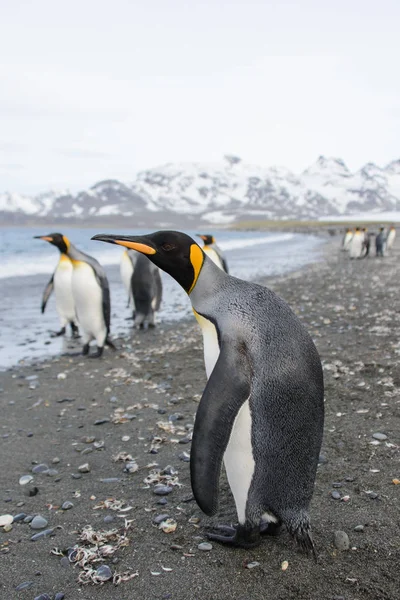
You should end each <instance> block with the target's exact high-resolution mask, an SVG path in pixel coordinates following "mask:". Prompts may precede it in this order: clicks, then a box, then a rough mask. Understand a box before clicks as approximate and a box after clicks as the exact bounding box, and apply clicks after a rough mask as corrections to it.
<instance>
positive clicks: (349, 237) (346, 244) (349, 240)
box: [343, 233, 353, 250]
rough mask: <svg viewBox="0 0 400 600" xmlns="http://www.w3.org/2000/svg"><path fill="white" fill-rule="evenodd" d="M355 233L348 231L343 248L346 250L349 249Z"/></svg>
mask: <svg viewBox="0 0 400 600" xmlns="http://www.w3.org/2000/svg"><path fill="white" fill-rule="evenodd" d="M352 237H353V234H352V233H347V234H346V236H345V238H344V242H343V248H344V249H345V250H348V249H349V248H350V243H351V240H352Z"/></svg>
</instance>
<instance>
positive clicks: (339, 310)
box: [0, 238, 400, 600]
mask: <svg viewBox="0 0 400 600" xmlns="http://www.w3.org/2000/svg"><path fill="white" fill-rule="evenodd" d="M336 241H337V238H336V240H334V242H335V243H334V242H332V244H326V245H325V246H324V248H323V253H324V257H325V260H321V261H317V262H314V263H312V264H311V265H306V266H305V267H303V268H302V269H300V270H296V271H293V272H291V273H288V274H285V275H283V276H279V277H275V276H271V277H268V278H265V279H264V278H263V279H262V283H266V284H267V286H268V287H270V289H272V290H274V291H275V292H276V293H278V294H279V295H280V296H281V297H283V298H284V299H285V300H286V301H287V302H288V303H289V305H290V306H291V308H292V309H293V310H294V311H295V313H296V314H297V315H298V317H299V318H300V319H301V320H302V322H303V323H304V325H305V326H306V328H307V329H308V331H309V332H310V333H311V335H312V337H313V339H314V341H315V343H316V345H317V348H318V350H319V352H320V355H321V359H322V361H323V365H324V377H325V387H326V422H325V435H324V442H323V448H322V456H321V464H320V466H319V468H318V475H317V480H316V488H315V494H314V498H313V501H312V505H311V518H312V526H313V535H314V539H315V542H316V546H317V554H318V562H317V564H316V563H314V562H313V561H312V560H311V559H309V558H307V557H306V556H305V555H303V554H302V553H301V552H299V551H298V549H297V548H296V546H295V544H294V542H293V541H292V540H291V539H290V538H289V536H288V535H287V534H286V533H284V534H283V535H282V536H280V537H278V538H270V539H266V540H265V541H264V542H263V543H262V545H261V546H260V547H258V548H255V549H252V550H240V549H234V550H233V549H230V548H225V547H223V546H218V545H217V544H213V545H212V549H211V551H208V552H207V551H202V550H201V549H199V544H201V543H202V542H205V541H206V540H205V537H204V531H205V527H207V526H208V525H209V524H211V523H216V522H226V523H229V522H235V518H236V517H235V510H234V506H233V501H232V498H231V496H230V492H229V489H228V486H227V482H226V478H225V475H223V476H222V478H221V500H220V506H219V511H218V515H217V516H216V517H215V518H212V519H209V518H207V517H206V516H205V515H203V514H202V513H201V511H200V509H199V508H198V507H197V505H196V504H195V503H194V502H192V501H190V498H191V488H190V476H189V465H188V462H187V454H188V452H190V439H189V438H190V430H191V426H192V424H193V418H194V414H195V411H196V408H197V405H198V402H199V400H200V397H201V394H202V391H203V389H204V386H205V383H206V376H205V371H204V364H203V349H202V339H201V333H200V330H199V328H198V326H197V324H196V323H195V321H194V320H193V321H189V320H187V321H185V322H182V321H181V322H179V324H173V325H171V326H168V327H166V326H164V325H163V324H161V325H160V326H159V328H158V329H156V330H154V331H148V332H138V333H136V334H135V335H134V337H133V339H132V342H131V346H132V347H131V348H129V347H121V348H120V349H119V350H118V352H117V353H116V354H115V353H112V352H111V351H110V350H108V351H106V352H105V355H104V359H102V360H101V361H96V360H93V361H92V360H84V359H83V358H82V357H57V358H54V359H51V360H49V359H47V360H46V359H45V360H44V361H41V362H40V363H35V364H32V365H17V366H15V367H13V368H12V369H10V370H8V371H6V372H3V373H0V379H1V389H2V391H1V393H0V406H1V410H2V429H1V435H0V452H1V455H2V457H4V458H3V465H2V466H3V468H2V469H1V470H0V489H1V490H2V495H1V508H0V515H1V514H12V515H16V514H17V513H21V512H22V511H23V512H24V513H26V514H27V515H34V514H40V515H42V516H43V517H45V518H46V520H47V521H48V527H51V528H55V529H54V531H53V536H54V537H45V538H43V539H41V540H39V541H37V542H32V541H30V538H31V536H32V535H33V534H34V533H35V531H33V530H32V529H31V528H30V526H29V524H26V523H23V522H18V523H15V524H13V528H12V530H11V531H9V532H4V531H2V530H1V528H0V559H1V560H2V564H3V565H4V566H3V577H2V580H1V582H0V590H1V591H2V594H1V595H2V597H5V598H10V599H13V598H19V597H21V596H20V595H19V594H18V592H16V591H15V586H17V585H19V584H21V583H23V582H28V581H32V582H33V583H32V586H31V588H30V591H29V592H27V593H25V595H26V597H27V598H28V597H29V598H30V597H32V598H33V597H36V596H38V595H39V594H40V593H48V594H56V593H57V592H64V593H65V599H66V600H76V599H77V598H82V599H83V600H92V599H96V600H97V599H99V600H108V599H109V598H110V595H113V594H116V596H117V597H118V598H119V599H120V600H132V598H143V599H145V600H148V599H149V600H152V599H153V598H154V599H167V598H168V599H171V600H193V599H195V600H197V599H199V600H200V599H201V600H216V599H217V600H228V599H229V600H230V599H231V598H232V597H235V598H238V599H239V600H250V598H251V600H261V599H263V600H264V599H265V594H266V591H265V590H266V589H269V588H272V589H273V590H274V596H273V600H292V599H293V600H321V599H322V598H326V599H333V598H334V597H335V596H337V597H343V598H345V600H394V599H395V598H396V597H397V595H398V582H397V575H396V574H397V568H398V560H399V553H400V550H399V543H398V509H399V489H400V485H395V484H394V483H393V480H396V479H400V462H399V444H400V439H399V433H398V432H399V431H400V410H399V409H400V373H399V366H400V357H399V355H400V346H399V342H398V340H399V339H400V300H399V299H398V293H397V285H396V277H395V276H396V275H397V271H398V269H397V260H398V258H399V257H400V252H399V251H398V249H397V246H395V248H394V252H393V254H392V255H391V256H389V257H387V258H385V259H383V260H379V259H375V258H374V257H371V258H370V259H365V260H360V261H350V260H348V257H347V256H345V255H344V253H341V252H340V251H339V249H338V248H337V247H336ZM333 247H335V249H336V251H335V252H333ZM121 343H122V344H123V343H126V342H123V341H122V342H121ZM374 433H382V434H383V435H386V436H387V438H386V439H381V440H379V439H376V438H374V437H373V434H374ZM378 437H379V436H378ZM128 438H129V439H128ZM103 442H104V444H103ZM121 452H126V453H128V454H130V455H131V457H132V460H133V459H134V461H133V462H136V464H137V466H138V470H136V471H133V472H131V473H127V472H125V471H124V461H123V460H121V458H120V459H119V460H117V461H115V458H116V457H118V455H119V456H120V457H121ZM153 452H154V453H153ZM54 459H59V461H54ZM33 461H35V462H36V463H46V464H47V465H49V467H51V468H52V469H55V470H56V471H57V473H53V474H52V475H50V476H49V475H48V474H45V473H44V474H35V475H33V476H34V482H33V484H32V485H34V486H36V487H37V488H38V493H37V494H36V495H34V496H27V495H26V491H25V490H26V488H24V487H23V486H20V485H19V483H18V480H19V478H20V476H22V475H26V474H30V473H31V470H32V468H33V467H34V464H33ZM85 463H88V465H89V471H88V472H85V469H84V470H83V472H81V471H80V470H79V467H80V466H82V465H84V464H85ZM154 463H158V465H159V468H160V469H164V468H165V467H166V466H167V465H172V466H173V467H174V469H175V470H177V471H178V473H177V475H176V478H177V481H175V484H176V485H173V486H172V488H173V489H172V492H171V493H170V494H168V496H165V497H164V496H157V495H156V494H154V484H153V483H144V479H146V478H147V477H148V476H149V474H150V473H151V472H152V471H153V470H154V469H156V467H155V466H150V465H152V464H153V465H154ZM167 472H168V471H167ZM169 472H173V471H171V470H170V471H169ZM334 492H336V495H337V494H339V498H337V499H335V498H336V495H335V494H333V493H334ZM347 496H349V498H348V499H346V498H347ZM94 497H95V498H94ZM110 498H113V499H115V500H124V501H125V502H126V505H127V506H128V507H130V509H129V510H128V511H126V512H125V513H124V512H121V511H113V510H111V509H110V508H109V509H106V508H96V509H95V507H96V506H98V505H99V504H100V505H101V503H104V501H105V500H106V499H110ZM162 498H166V504H159V502H160V501H161V500H162ZM66 501H69V502H71V503H72V504H73V506H72V507H71V508H70V509H68V510H62V509H61V508H60V507H61V506H62V504H63V503H64V502H66ZM21 503H23V504H21ZM103 506H104V505H103ZM161 514H164V515H168V516H169V518H171V519H172V520H173V522H174V523H176V529H175V531H173V532H171V533H164V531H163V530H161V529H159V525H158V524H155V523H154V519H155V517H157V516H159V515H161ZM118 515H121V516H118ZM105 517H109V518H108V519H107V520H108V521H110V522H109V523H105V522H104V518H105ZM122 517H124V518H122ZM125 518H127V519H128V520H130V521H132V523H131V526H130V529H129V530H128V531H127V537H128V539H129V545H128V546H127V547H121V548H120V550H118V552H117V553H116V554H115V557H116V558H117V559H118V562H116V563H113V558H112V557H111V558H109V559H107V560H106V561H105V564H107V565H109V566H110V568H111V569H112V571H113V572H115V571H118V572H120V573H125V572H126V571H129V572H130V573H131V574H133V573H136V572H137V573H138V576H137V577H135V578H133V579H131V580H130V581H127V582H126V583H121V584H120V585H118V589H117V590H115V589H114V586H113V584H112V583H111V582H107V583H105V584H104V585H92V584H89V585H86V586H82V585H79V584H78V583H77V578H78V574H79V571H81V569H80V568H79V567H78V566H75V567H73V566H72V565H68V564H67V566H63V565H65V561H64V563H63V562H62V560H63V559H62V557H61V556H56V555H52V554H51V550H52V548H55V547H56V548H59V549H63V548H68V547H71V546H73V545H74V544H77V543H78V542H79V539H78V533H77V532H78V531H81V530H82V529H83V528H84V527H85V526H87V525H91V526H93V528H94V529H95V530H100V529H103V530H104V529H105V530H110V529H111V528H120V527H121V526H122V525H123V524H124V522H125ZM58 527H60V529H59V528H58ZM356 527H359V528H360V527H361V530H360V529H359V530H357V531H355V530H354V528H356ZM339 530H343V531H345V532H346V533H347V534H348V536H349V538H350V549H349V550H347V551H339V550H338V549H337V548H336V547H335V545H334V542H333V536H334V532H335V531H339ZM283 561H288V563H289V566H288V568H287V570H286V571H282V568H281V565H282V562H283ZM254 563H257V564H255V565H254V568H247V566H248V565H249V564H254ZM99 564H100V563H99ZM97 566H98V565H96V567H95V568H97ZM165 569H167V570H165ZM38 571H40V573H41V575H35V573H36V572H38ZM157 573H159V574H157ZM27 594H29V596H28V595H27ZM271 600H272V597H271Z"/></svg>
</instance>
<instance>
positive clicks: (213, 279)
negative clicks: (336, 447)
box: [92, 231, 324, 554]
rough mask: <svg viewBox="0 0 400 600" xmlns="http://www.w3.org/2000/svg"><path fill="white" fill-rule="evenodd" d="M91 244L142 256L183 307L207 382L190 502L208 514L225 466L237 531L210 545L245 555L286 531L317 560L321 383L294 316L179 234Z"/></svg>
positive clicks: (226, 531)
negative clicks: (172, 285)
mask: <svg viewBox="0 0 400 600" xmlns="http://www.w3.org/2000/svg"><path fill="white" fill-rule="evenodd" d="M92 239H95V240H100V241H104V242H110V243H113V244H119V245H122V246H125V247H127V248H132V249H134V250H136V251H138V252H141V253H143V254H145V255H146V256H147V257H148V258H149V259H150V260H151V261H152V262H153V263H154V264H155V265H157V266H158V267H160V268H161V269H163V270H164V271H166V272H167V273H169V274H170V275H171V276H172V277H173V278H174V279H175V280H176V281H177V282H178V283H179V284H180V285H181V286H182V287H183V289H184V290H185V291H186V292H187V294H188V295H189V298H190V300H191V303H192V307H193V311H194V313H195V316H196V318H197V320H198V322H199V324H200V326H201V329H202V333H203V340H204V359H205V367H206V372H207V377H208V382H207V385H206V387H205V389H204V392H203V395H202V397H201V400H200V404H199V407H198V410H197V414H196V419H195V425H194V430H193V439H192V449H191V454H190V470H191V484H192V489H193V494H194V497H195V499H196V501H197V503H198V505H199V506H200V508H201V510H202V511H203V512H205V513H206V514H207V515H213V514H215V512H216V511H217V507H218V495H219V491H218V489H219V477H220V471H221V465H222V461H223V462H224V464H225V469H226V473H227V478H228V482H229V485H230V488H231V490H232V494H233V497H234V501H235V505H236V511H237V516H238V522H239V524H238V525H237V526H236V527H234V528H232V527H221V528H219V529H220V531H219V532H218V533H217V532H215V533H209V534H208V537H209V538H210V539H211V540H215V541H217V542H221V543H226V544H233V545H235V546H242V547H252V546H254V545H257V544H258V543H259V542H260V539H261V537H260V535H261V533H270V534H272V535H273V534H276V533H277V532H278V530H279V528H280V527H281V525H285V526H286V528H287V529H288V531H289V532H290V534H291V535H292V536H293V537H294V538H295V539H296V540H297V542H298V543H299V544H300V546H301V547H302V548H303V549H305V550H312V551H313V552H314V554H315V550H314V544H313V541H312V537H311V526H310V518H309V512H308V511H309V504H310V501H311V497H312V495H313V490H314V481H315V476H316V470H317V463H318V456H319V452H320V447H321V442H322V433H323V420H324V399H323V398H324V389H323V374H322V367H321V361H320V358H319V355H318V352H317V350H316V348H315V346H314V343H313V341H312V339H311V337H310V336H309V334H308V333H307V331H306V330H305V328H304V327H303V325H302V324H301V323H300V321H299V320H298V318H297V317H296V315H295V314H294V313H293V312H292V311H291V309H290V308H289V306H288V305H287V304H286V302H284V301H283V300H282V299H281V298H279V297H278V296H277V295H276V294H275V293H274V292H272V291H271V290H269V289H267V288H265V287H263V286H260V285H256V284H254V283H250V282H247V281H243V280H241V279H237V278H235V277H232V276H230V275H228V274H227V273H225V272H224V271H222V270H221V269H219V268H218V267H217V266H216V265H215V264H214V262H213V261H212V260H211V259H210V258H209V257H208V256H207V255H206V254H205V253H204V252H203V250H202V249H201V248H200V247H199V246H198V245H197V244H196V243H195V242H194V240H193V239H192V238H190V237H189V236H187V235H185V234H183V233H179V232H174V231H159V232H156V233H152V234H149V235H145V236H132V237H131V236H122V235H106V234H101V235H96V236H94V238H92Z"/></svg>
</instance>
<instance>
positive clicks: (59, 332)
mask: <svg viewBox="0 0 400 600" xmlns="http://www.w3.org/2000/svg"><path fill="white" fill-rule="evenodd" d="M65 332H66V329H65V327H63V328H62V329H60V331H53V333H52V334H51V335H50V337H52V338H55V337H60V335H65Z"/></svg>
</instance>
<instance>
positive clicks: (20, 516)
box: [13, 513, 26, 523]
mask: <svg viewBox="0 0 400 600" xmlns="http://www.w3.org/2000/svg"><path fill="white" fill-rule="evenodd" d="M25 517H26V514H25V513H18V514H17V515H15V516H14V521H13V523H18V521H23V520H24V519H25Z"/></svg>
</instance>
